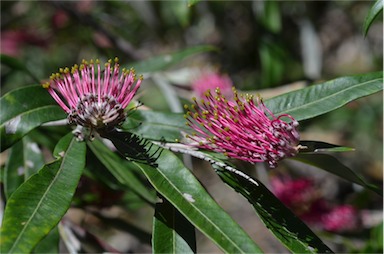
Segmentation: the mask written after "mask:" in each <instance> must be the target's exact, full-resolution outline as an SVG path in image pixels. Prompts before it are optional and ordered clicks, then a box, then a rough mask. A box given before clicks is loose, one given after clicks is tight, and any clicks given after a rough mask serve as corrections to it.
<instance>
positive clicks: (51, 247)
mask: <svg viewBox="0 0 384 254" xmlns="http://www.w3.org/2000/svg"><path fill="white" fill-rule="evenodd" d="M59 241H60V235H59V230H58V227H57V226H56V227H54V228H53V229H52V230H51V232H49V234H48V235H47V236H46V237H44V238H43V240H41V241H40V242H39V243H38V244H37V245H36V247H35V248H34V249H33V253H59Z"/></svg>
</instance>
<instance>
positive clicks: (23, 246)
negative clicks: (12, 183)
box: [0, 133, 85, 253]
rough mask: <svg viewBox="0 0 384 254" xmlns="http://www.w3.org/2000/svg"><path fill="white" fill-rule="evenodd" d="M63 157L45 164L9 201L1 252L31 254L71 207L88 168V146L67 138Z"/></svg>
mask: <svg viewBox="0 0 384 254" xmlns="http://www.w3.org/2000/svg"><path fill="white" fill-rule="evenodd" d="M57 147H59V148H60V149H59V150H61V151H60V152H58V154H60V155H61V156H62V157H61V158H59V159H57V160H56V161H54V162H52V163H50V164H47V165H45V166H44V167H43V168H42V169H41V170H40V171H39V172H38V173H37V174H35V175H33V176H31V177H30V178H29V179H28V180H27V181H26V182H25V183H23V184H22V185H21V186H20V187H19V188H18V189H17V190H16V191H15V192H14V193H13V194H12V196H11V197H10V199H9V200H8V202H7V204H6V207H5V212H4V220H3V225H2V228H1V236H2V237H1V240H0V241H1V244H0V245H1V252H2V253H4V252H9V253H29V252H31V251H32V250H33V248H34V247H35V246H36V244H37V243H38V242H39V241H40V240H41V239H42V238H44V237H45V236H46V235H47V234H48V233H49V232H50V231H51V230H52V228H54V227H55V226H56V225H57V223H58V222H59V221H60V219H61V218H62V217H63V216H64V214H65V212H66V211H67V209H68V208H69V205H70V203H71V200H72V197H73V194H74V192H75V190H76V187H77V184H78V181H79V179H80V176H81V174H82V171H83V168H84V165H85V143H83V142H78V141H76V140H75V139H74V138H72V134H71V133H70V134H69V135H67V136H65V137H64V138H63V139H62V140H61V141H60V142H59V144H58V145H57Z"/></svg>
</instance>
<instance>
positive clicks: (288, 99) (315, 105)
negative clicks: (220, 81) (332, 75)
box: [265, 72, 383, 121]
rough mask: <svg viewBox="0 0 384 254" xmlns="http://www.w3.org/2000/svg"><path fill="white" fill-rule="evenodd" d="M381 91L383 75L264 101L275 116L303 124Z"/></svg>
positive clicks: (340, 81) (327, 84) (338, 81)
mask: <svg viewBox="0 0 384 254" xmlns="http://www.w3.org/2000/svg"><path fill="white" fill-rule="evenodd" d="M382 90H383V73H382V72H375V73H370V74H364V75H357V76H350V77H341V78H337V79H334V80H331V81H327V82H325V83H321V84H316V85H312V86H309V87H306V88H303V89H300V90H297V91H293V92H289V93H286V94H283V95H279V96H276V97H274V98H271V99H268V100H266V101H265V105H266V106H267V107H268V108H269V109H270V110H271V111H272V112H273V113H274V114H276V115H279V114H283V113H285V114H290V115H292V116H293V117H294V118H295V119H296V120H298V121H299V120H305V119H309V118H313V117H315V116H319V115H322V114H325V113H327V112H330V111H332V110H335V109H337V108H340V107H341V106H343V105H345V104H347V103H348V102H350V101H353V100H355V99H358V98H361V97H364V96H368V95H371V94H374V93H376V92H379V91H382Z"/></svg>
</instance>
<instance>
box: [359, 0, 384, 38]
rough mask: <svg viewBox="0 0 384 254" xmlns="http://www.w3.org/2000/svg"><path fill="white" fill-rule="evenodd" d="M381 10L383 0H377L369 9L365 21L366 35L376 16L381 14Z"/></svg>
mask: <svg viewBox="0 0 384 254" xmlns="http://www.w3.org/2000/svg"><path fill="white" fill-rule="evenodd" d="M380 12H383V0H376V2H375V3H374V4H373V6H372V8H371V9H370V10H369V13H368V15H367V17H366V18H365V21H364V28H363V33H364V36H367V33H368V31H369V28H370V27H371V25H372V23H373V21H374V20H375V18H376V17H377V16H378V15H379V13H380Z"/></svg>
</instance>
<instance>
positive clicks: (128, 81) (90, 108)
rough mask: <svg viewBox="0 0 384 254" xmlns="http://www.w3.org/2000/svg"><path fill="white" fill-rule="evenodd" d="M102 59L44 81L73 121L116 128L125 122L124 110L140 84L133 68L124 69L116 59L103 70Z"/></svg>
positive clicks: (90, 125) (98, 126) (66, 69)
mask: <svg viewBox="0 0 384 254" xmlns="http://www.w3.org/2000/svg"><path fill="white" fill-rule="evenodd" d="M101 68H102V67H101V65H100V62H99V61H98V60H96V61H93V60H91V61H89V62H87V61H85V60H83V62H82V64H81V65H80V66H78V65H74V66H73V67H72V69H71V70H70V69H69V68H65V69H60V72H59V73H54V74H52V75H51V77H50V79H51V80H50V82H47V83H45V84H43V87H44V88H46V89H48V92H49V93H50V94H51V96H52V97H53V98H54V99H55V100H56V102H57V103H58V104H59V105H60V107H61V108H63V110H65V112H67V113H68V114H69V115H68V120H69V122H70V123H75V124H77V125H80V126H83V127H88V128H91V129H103V128H113V127H115V126H116V125H118V124H119V123H121V122H122V121H124V119H125V117H126V114H125V112H124V109H125V108H126V107H127V106H128V104H129V102H130V101H131V100H132V98H133V96H134V95H135V93H136V91H137V89H139V87H140V83H141V80H142V77H140V78H139V79H138V80H137V79H136V75H135V72H134V70H133V69H131V70H126V69H122V70H121V71H120V67H119V64H118V59H117V58H115V62H114V64H112V60H109V61H108V62H107V63H106V64H105V69H104V70H101Z"/></svg>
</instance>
